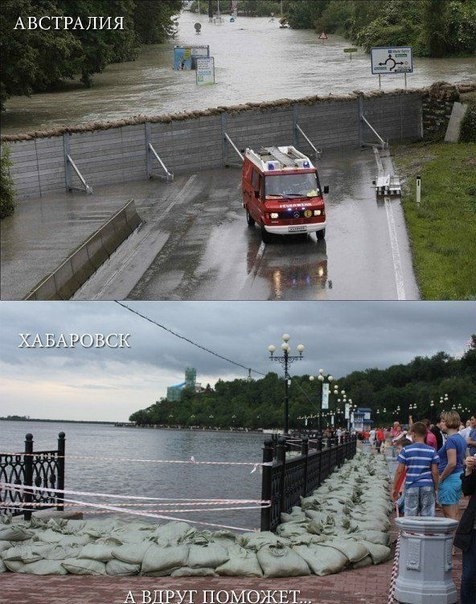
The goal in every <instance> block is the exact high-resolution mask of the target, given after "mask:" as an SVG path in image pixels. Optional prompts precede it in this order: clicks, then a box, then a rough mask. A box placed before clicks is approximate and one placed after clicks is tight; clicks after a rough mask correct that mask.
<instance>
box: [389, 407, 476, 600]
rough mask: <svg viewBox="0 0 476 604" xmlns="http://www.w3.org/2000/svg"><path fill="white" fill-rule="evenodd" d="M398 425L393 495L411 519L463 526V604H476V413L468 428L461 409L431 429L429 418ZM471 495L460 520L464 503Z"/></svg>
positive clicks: (459, 535)
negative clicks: (440, 514)
mask: <svg viewBox="0 0 476 604" xmlns="http://www.w3.org/2000/svg"><path fill="white" fill-rule="evenodd" d="M397 424H398V422H395V424H394V427H393V432H394V435H393V436H392V439H393V440H392V442H393V443H394V444H396V445H397V446H399V448H400V451H399V453H398V456H397V469H396V471H395V476H394V482H393V492H392V496H393V499H394V500H395V501H398V499H399V498H401V497H402V492H401V488H400V485H401V484H402V483H404V486H403V511H404V514H405V516H434V515H435V510H436V504H437V503H438V504H439V505H440V506H441V510H442V512H443V515H444V516H445V517H446V518H452V519H454V520H457V521H458V522H459V524H458V527H457V529H456V534H455V539H454V545H455V546H456V547H458V548H460V549H462V551H463V571H462V577H461V593H460V604H476V571H475V569H476V413H475V414H473V415H472V416H471V419H470V420H469V425H468V426H464V427H462V425H461V418H460V416H459V414H458V413H457V412H456V411H446V412H444V413H442V414H441V417H440V421H439V422H438V424H436V425H435V427H434V428H435V429H433V430H432V429H431V428H432V427H431V426H430V422H428V421H427V420H422V421H417V422H413V421H412V418H410V422H409V430H408V432H407V433H404V432H403V431H402V429H401V426H400V425H399V424H398V425H397ZM463 495H464V496H468V495H469V496H470V499H469V502H468V505H467V507H466V509H465V511H464V513H463V516H462V517H461V519H460V499H461V497H462V496H463Z"/></svg>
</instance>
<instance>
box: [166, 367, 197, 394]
mask: <svg viewBox="0 0 476 604" xmlns="http://www.w3.org/2000/svg"><path fill="white" fill-rule="evenodd" d="M184 388H188V389H190V390H193V392H201V390H202V387H201V385H200V384H197V370H196V369H194V368H193V367H187V368H186V369H185V381H184V382H181V383H180V384H175V385H174V386H169V387H168V388H167V400H168V401H171V402H176V401H179V400H180V399H181V398H182V392H183V390H184Z"/></svg>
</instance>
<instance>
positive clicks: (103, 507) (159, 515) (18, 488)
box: [0, 483, 271, 532]
mask: <svg viewBox="0 0 476 604" xmlns="http://www.w3.org/2000/svg"><path fill="white" fill-rule="evenodd" d="M3 487H6V489H8V490H10V491H14V492H25V491H48V492H53V493H62V494H65V493H68V494H70V495H86V496H90V497H103V498H104V497H105V498H113V499H133V500H144V501H147V502H148V503H147V504H145V503H144V504H136V505H148V504H149V503H150V502H151V501H158V502H160V504H159V503H158V504H157V505H176V506H185V505H190V506H198V505H209V506H215V505H225V506H228V507H223V508H216V507H210V508H208V509H207V508H203V507H201V508H199V509H198V508H196V509H172V510H161V509H159V510H142V511H140V510H133V509H130V508H128V507H124V506H126V505H127V504H117V505H112V504H104V503H90V502H86V501H77V500H75V499H69V498H65V499H64V500H63V501H62V502H61V503H64V504H65V505H68V506H69V505H75V506H85V507H87V508H95V510H96V509H97V510H100V511H101V512H102V513H106V512H119V513H122V514H131V515H134V516H143V517H147V518H155V519H161V520H179V521H183V520H184V519H183V518H180V517H175V516H170V515H169V514H170V513H185V512H187V513H189V512H197V511H202V512H204V511H208V512H210V511H212V512H224V511H234V510H250V509H261V508H263V507H270V505H271V503H270V501H264V500H254V499H242V500H239V499H202V500H199V499H178V500H176V501H175V502H174V503H164V501H169V502H171V501H173V500H171V499H170V498H167V499H165V500H164V499H163V498H160V497H138V496H132V495H131V496H128V495H111V494H106V493H88V492H84V491H67V490H60V489H50V488H45V487H34V486H31V487H25V486H23V485H16V484H12V483H0V490H1V489H2V488H3ZM180 502H183V503H180ZM238 503H247V504H254V505H247V506H239V507H236V504H238ZM15 505H16V506H18V505H19V504H18V503H15ZM34 505H35V504H34V503H32V504H30V503H29V504H26V505H25V507H26V506H32V507H34ZM132 505H134V504H132ZM230 505H231V506H233V507H229V506H230ZM0 507H7V506H4V505H2V506H0ZM20 507H23V506H20ZM23 509H24V508H23ZM96 513H97V512H96ZM187 521H188V522H191V523H193V524H200V525H205V526H210V527H215V528H224V529H231V530H238V531H246V532H250V531H253V530H255V529H248V528H244V527H236V526H230V525H226V524H218V523H212V522H203V521H199V520H189V519H187Z"/></svg>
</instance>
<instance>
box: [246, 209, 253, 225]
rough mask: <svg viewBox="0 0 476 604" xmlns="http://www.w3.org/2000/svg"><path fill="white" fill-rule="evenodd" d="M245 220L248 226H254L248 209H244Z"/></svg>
mask: <svg viewBox="0 0 476 604" xmlns="http://www.w3.org/2000/svg"><path fill="white" fill-rule="evenodd" d="M246 222H247V223H248V226H250V227H252V226H255V219H254V218H253V217H252V216H251V214H250V213H249V212H248V210H246Z"/></svg>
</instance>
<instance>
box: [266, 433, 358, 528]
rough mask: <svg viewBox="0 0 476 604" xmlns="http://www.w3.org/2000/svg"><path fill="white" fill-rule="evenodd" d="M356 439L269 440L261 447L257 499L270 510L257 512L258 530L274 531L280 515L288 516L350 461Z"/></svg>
mask: <svg viewBox="0 0 476 604" xmlns="http://www.w3.org/2000/svg"><path fill="white" fill-rule="evenodd" d="M356 451H357V438H356V437H355V436H354V435H350V434H348V433H344V434H342V435H341V436H340V437H339V438H337V437H331V438H323V437H321V436H317V437H315V438H309V437H307V436H304V437H302V438H298V439H296V438H284V437H280V438H274V439H273V438H270V439H269V440H267V441H265V443H264V447H263V462H264V463H265V464H268V465H264V466H263V480H262V488H261V498H262V499H263V500H266V501H271V507H269V508H263V509H262V510H261V530H262V531H274V530H275V529H276V527H277V526H278V524H279V523H280V518H281V512H289V511H290V510H291V508H292V507H293V506H294V505H298V504H299V503H300V501H301V497H306V496H307V495H310V494H311V493H312V492H313V491H314V490H315V489H317V488H318V487H319V485H320V484H321V483H322V482H323V481H324V480H325V479H326V478H327V477H328V476H330V474H332V472H333V471H334V470H335V469H336V468H337V467H340V466H341V465H342V464H343V463H344V461H345V460H346V459H351V458H352V457H354V455H355V453H356Z"/></svg>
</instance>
